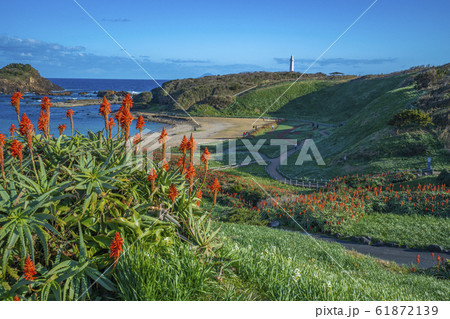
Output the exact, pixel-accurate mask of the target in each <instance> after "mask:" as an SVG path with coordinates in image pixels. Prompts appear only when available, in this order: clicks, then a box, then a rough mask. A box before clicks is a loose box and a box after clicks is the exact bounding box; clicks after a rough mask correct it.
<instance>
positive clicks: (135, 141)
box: [133, 134, 141, 145]
mask: <svg viewBox="0 0 450 319" xmlns="http://www.w3.org/2000/svg"><path fill="white" fill-rule="evenodd" d="M140 141H141V136H140V135H139V134H136V135H135V137H134V139H133V145H136V144H137V143H139V142H140Z"/></svg>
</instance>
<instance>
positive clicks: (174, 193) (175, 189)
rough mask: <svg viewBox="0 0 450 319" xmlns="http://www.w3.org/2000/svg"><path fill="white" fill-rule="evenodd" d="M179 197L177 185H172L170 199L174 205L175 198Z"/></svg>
mask: <svg viewBox="0 0 450 319" xmlns="http://www.w3.org/2000/svg"><path fill="white" fill-rule="evenodd" d="M177 196H178V191H177V188H176V187H175V185H174V184H173V183H172V184H170V187H169V196H168V197H169V199H170V200H171V201H172V203H174V202H175V198H176V197H177Z"/></svg>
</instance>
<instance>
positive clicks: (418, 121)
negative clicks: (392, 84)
mask: <svg viewBox="0 0 450 319" xmlns="http://www.w3.org/2000/svg"><path fill="white" fill-rule="evenodd" d="M388 124H389V125H393V126H398V127H402V126H406V125H411V124H415V125H419V126H427V125H429V124H433V121H432V120H431V117H430V116H429V115H428V114H426V113H425V112H424V111H422V110H413V109H408V110H403V111H400V112H398V113H396V114H394V116H393V117H392V119H391V120H390V121H389V122H388Z"/></svg>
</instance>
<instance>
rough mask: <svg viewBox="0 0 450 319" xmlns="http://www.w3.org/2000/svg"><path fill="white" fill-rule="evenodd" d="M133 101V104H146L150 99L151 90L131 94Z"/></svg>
mask: <svg viewBox="0 0 450 319" xmlns="http://www.w3.org/2000/svg"><path fill="white" fill-rule="evenodd" d="M133 101H134V103H135V104H142V105H146V104H149V103H150V102H151V101H152V93H151V92H142V93H139V94H138V95H135V96H133Z"/></svg>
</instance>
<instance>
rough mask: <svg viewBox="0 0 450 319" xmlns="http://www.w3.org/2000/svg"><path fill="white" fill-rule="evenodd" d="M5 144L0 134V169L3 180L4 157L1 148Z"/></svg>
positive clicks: (4, 138) (3, 136)
mask: <svg viewBox="0 0 450 319" xmlns="http://www.w3.org/2000/svg"><path fill="white" fill-rule="evenodd" d="M5 144H6V137H5V135H3V134H0V169H1V173H2V177H3V179H4V178H5V157H4V155H3V147H5Z"/></svg>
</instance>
